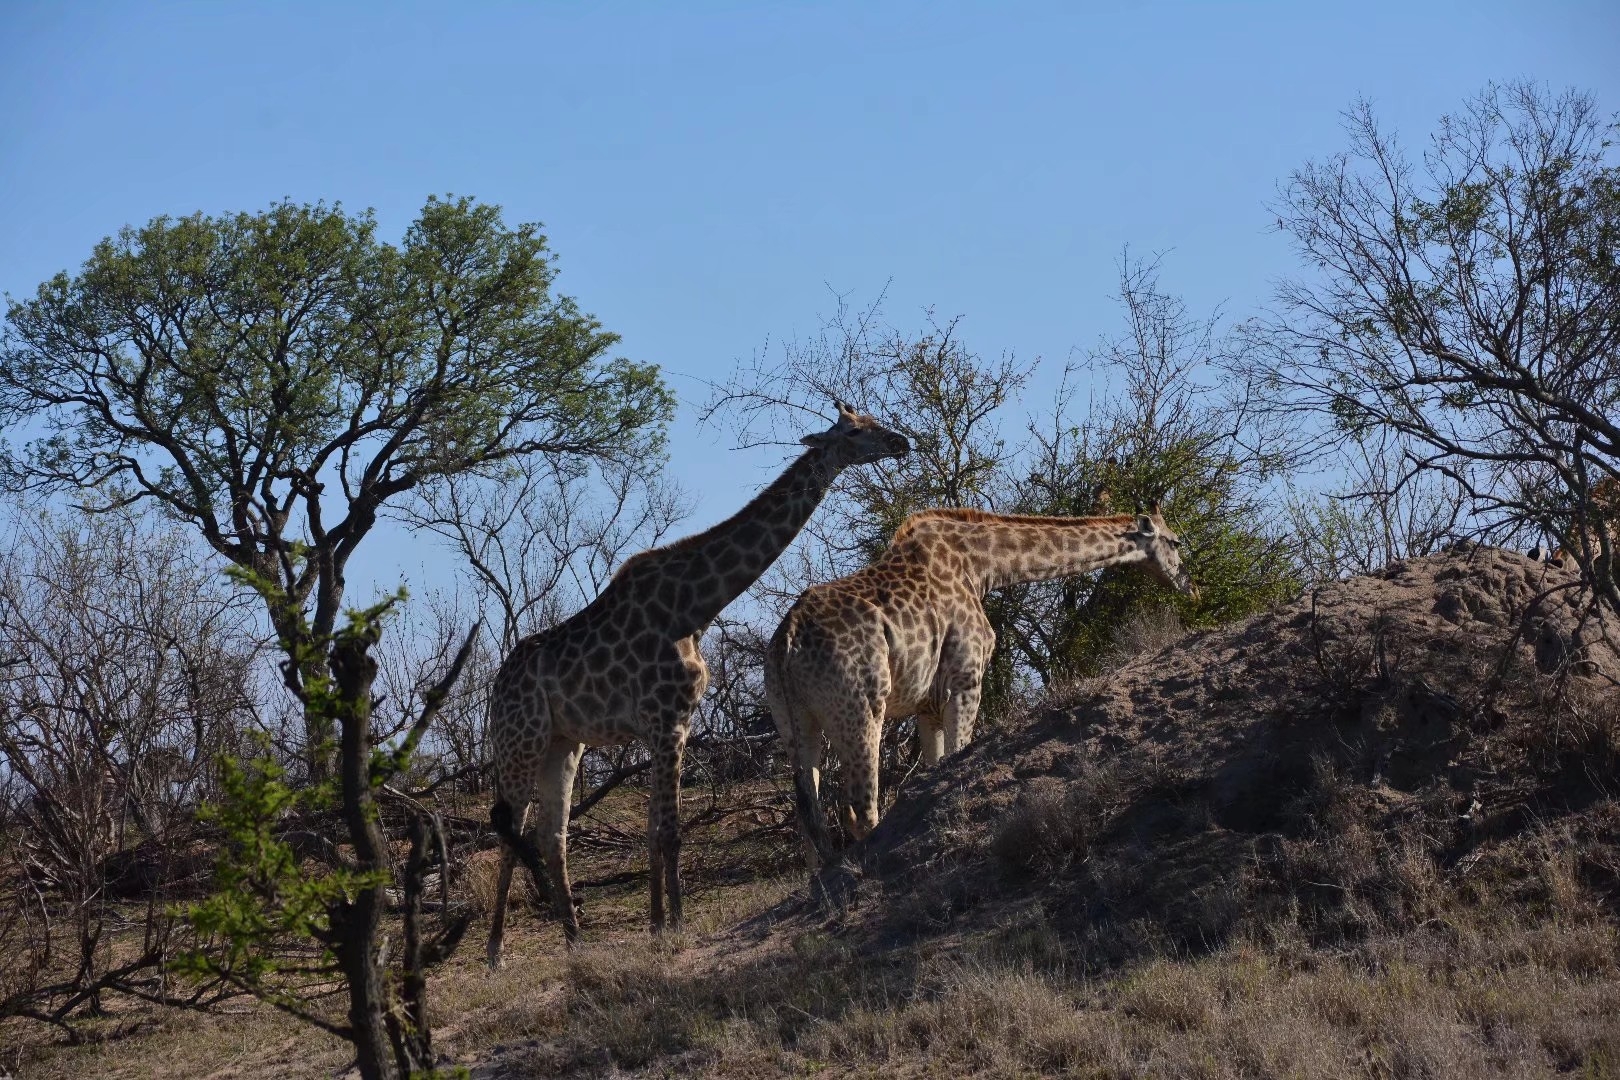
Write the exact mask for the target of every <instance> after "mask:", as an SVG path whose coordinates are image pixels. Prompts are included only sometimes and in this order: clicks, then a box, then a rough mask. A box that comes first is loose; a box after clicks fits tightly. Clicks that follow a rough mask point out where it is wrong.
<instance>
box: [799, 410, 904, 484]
mask: <svg viewBox="0 0 1620 1080" xmlns="http://www.w3.org/2000/svg"><path fill="white" fill-rule="evenodd" d="M833 404H834V405H836V406H837V407H838V423H836V424H834V425H833V426H832V427H830V428H828V429H827V430H826V431H822V432H819V433H817V434H815V435H806V436H805V437H804V438H802V439H800V440H799V441H800V442H802V443H804V445H806V446H808V447H812V448H813V449H817V450H824V451H826V452H827V454H828V455H829V456H830V457H831V459H832V462H833V464H835V465H837V466H838V467H839V468H843V467H844V466H847V465H863V464H865V463H866V462H868V461H880V460H882V459H883V458H891V457H905V456H906V455H907V454H909V453H911V441H910V440H909V439H907V438H906V437H905V436H904V435H902V434H900V433H899V432H898V431H890V430H889V429H888V428H886V427H884V426H883V425H882V424H880V423H878V422H877V421H876V420H874V419H873V418H872V417H870V416H867V415H866V414H865V413H858V412H856V411H855V410H854V409H852V408H850V407H849V406H848V405H845V404H844V403H843V402H842V401H835V402H833Z"/></svg>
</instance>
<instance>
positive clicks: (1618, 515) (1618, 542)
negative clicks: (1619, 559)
mask: <svg viewBox="0 0 1620 1080" xmlns="http://www.w3.org/2000/svg"><path fill="white" fill-rule="evenodd" d="M1587 503H1588V505H1589V507H1590V509H1589V510H1588V511H1587V513H1586V515H1585V518H1584V520H1582V519H1577V520H1575V521H1572V522H1570V531H1569V543H1568V544H1567V545H1564V546H1560V547H1558V548H1556V549H1555V550H1554V551H1553V553H1552V554H1551V555H1549V556H1548V557H1547V561H1548V562H1550V563H1552V564H1553V565H1554V566H1563V565H1564V564H1565V563H1566V562H1570V561H1573V559H1574V558H1575V557H1576V556H1577V555H1579V554H1580V553H1582V551H1583V550H1584V552H1586V553H1587V554H1589V555H1590V556H1591V558H1592V561H1593V562H1594V563H1597V562H1600V561H1601V560H1602V558H1603V551H1604V544H1603V541H1604V537H1605V534H1607V538H1608V540H1609V545H1608V546H1609V548H1610V549H1611V550H1612V549H1615V548H1620V480H1617V479H1616V478H1615V477H1613V476H1605V477H1603V478H1602V479H1600V480H1598V481H1597V482H1596V483H1594V484H1593V485H1592V488H1591V491H1590V493H1589V494H1588V496H1587ZM1538 553H1539V551H1538Z"/></svg>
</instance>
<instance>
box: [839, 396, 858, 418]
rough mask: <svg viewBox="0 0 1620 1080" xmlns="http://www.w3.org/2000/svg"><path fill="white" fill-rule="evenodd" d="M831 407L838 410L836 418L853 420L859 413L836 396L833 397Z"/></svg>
mask: <svg viewBox="0 0 1620 1080" xmlns="http://www.w3.org/2000/svg"><path fill="white" fill-rule="evenodd" d="M833 408H835V409H837V410H838V419H839V420H842V421H853V420H855V419H857V418H858V417H859V416H860V415H861V414H860V413H858V412H856V411H855V410H854V409H852V408H850V407H849V406H848V405H847V404H845V403H844V402H842V401H839V400H838V399H837V398H834V399H833Z"/></svg>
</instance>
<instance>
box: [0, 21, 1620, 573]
mask: <svg viewBox="0 0 1620 1080" xmlns="http://www.w3.org/2000/svg"><path fill="white" fill-rule="evenodd" d="M1524 77H1529V78H1533V79H1538V80H1543V81H1547V82H1549V83H1551V84H1553V85H1554V86H1556V87H1563V86H1575V87H1578V88H1582V89H1585V90H1589V91H1592V92H1594V93H1595V94H1596V95H1597V96H1598V98H1599V101H1600V102H1601V103H1602V104H1603V105H1604V106H1605V107H1606V108H1610V109H1620V4H1615V3H1613V2H1612V0H1610V2H1591V3H1576V2H1570V3H1545V4H1539V5H1530V4H1524V3H1514V4H1507V3H1496V2H1481V0H1475V2H1471V3H1443V4H1413V3H1388V2H1365V3H1355V4H1348V3H1340V4H1331V5H1330V4H1319V3H1298V2H1296V3H1267V4H1261V3H1250V4H1225V5H1217V4H1213V3H1204V4H1195V3H1180V4H1169V3H1145V4H1131V5H1125V4H1109V5H1082V4H1078V3H1074V4H1058V3H1051V4H1036V3H1000V4H989V3H982V4H959V3H931V4H921V3H905V4H901V3H867V4H854V3H848V4H832V3H828V4H816V5H811V4H769V5H767V4H764V3H754V4H741V3H735V4H680V5H675V4H660V5H653V4H594V5H586V4H582V3H581V4H514V3H502V4H479V5H448V4H443V5H413V4H401V3H388V4H335V3H334V4H291V3H288V4H276V5H268V4H250V3H229V4H227V3H186V4H183V3H167V4H144V5H134V4H94V3H48V4H26V3H18V2H16V0H4V2H3V3H0V101H3V102H4V103H5V105H4V109H3V111H0V291H5V292H9V293H11V294H12V295H13V296H21V295H25V294H27V293H29V292H31V291H32V290H33V288H34V287H35V286H36V285H37V283H38V282H39V281H41V280H42V279H44V278H45V277H47V276H49V275H50V274H52V273H54V272H55V271H57V270H61V269H71V268H73V267H76V266H77V265H78V264H79V263H80V262H81V261H82V260H83V259H84V257H85V256H86V255H87V254H88V253H89V251H90V248H91V246H92V245H93V244H94V243H95V241H96V240H98V239H99V238H101V237H102V236H105V235H107V234H109V233H111V232H114V231H115V230H117V229H118V228H119V227H120V226H122V225H124V224H126V223H138V222H143V221H145V220H147V219H148V218H150V217H152V216H154V215H157V214H165V213H167V214H184V213H189V212H192V211H195V210H199V209H200V210H204V211H210V212H221V211H234V210H242V209H258V208H262V207H263V206H264V205H266V204H267V203H269V202H270V201H272V200H274V199H277V198H280V197H283V196H290V197H292V198H293V199H296V200H316V199H326V200H328V201H334V200H336V201H341V202H342V203H343V204H344V205H346V206H348V207H351V208H361V207H368V206H369V207H374V208H375V209H376V211H377V214H378V218H379V220H380V223H381V226H382V231H383V233H384V235H385V236H387V237H389V238H396V237H397V236H398V234H399V233H400V231H401V230H402V229H403V228H404V226H405V224H406V223H407V222H408V221H409V220H410V219H411V218H412V217H413V216H414V214H415V212H416V211H417V209H418V208H419V207H420V206H421V204H422V202H423V200H424V198H425V197H426V196H427V195H428V194H429V193H443V192H455V193H458V194H471V195H476V196H478V197H479V198H481V199H484V200H486V201H490V202H496V203H499V204H501V205H502V206H504V207H505V209H506V213H507V218H508V220H509V221H531V220H538V221H542V222H544V224H545V227H546V232H547V233H548V235H549V236H550V238H551V241H552V245H553V247H554V248H555V250H556V252H557V253H558V255H559V256H560V260H561V269H562V276H561V278H560V288H561V289H562V291H565V292H567V293H570V294H571V295H573V296H575V297H577V298H578V299H579V300H580V302H581V304H582V306H583V307H584V308H585V309H586V310H588V311H591V312H593V313H595V314H596V315H597V316H598V317H599V318H600V319H601V320H602V321H603V323H604V324H605V325H607V326H608V327H609V328H611V329H614V330H616V331H618V332H619V333H621V334H622V335H623V336H624V343H623V348H622V351H623V352H624V353H625V354H626V355H629V356H632V357H635V358H636V359H639V360H645V361H654V362H657V363H659V364H661V365H663V367H664V368H665V370H666V371H667V372H668V373H669V378H670V382H671V385H672V386H673V388H674V389H675V390H676V392H677V393H678V394H679V395H680V397H681V399H682V406H681V410H682V415H681V419H680V421H679V422H678V423H677V426H676V428H675V429H674V432H673V440H672V468H673V470H674V472H675V475H676V476H677V477H678V478H679V479H680V480H681V481H682V482H683V484H685V486H687V487H688V488H689V489H690V490H691V491H692V492H693V494H694V495H695V496H696V497H697V510H696V512H695V514H694V516H693V518H692V521H691V523H690V524H691V526H692V527H693V528H696V527H700V526H703V525H706V524H709V523H711V522H713V521H716V520H718V519H720V518H722V517H724V516H726V515H727V514H729V513H731V512H732V510H733V509H735V508H736V507H737V506H739V505H741V503H742V502H743V501H744V500H745V499H746V497H747V496H748V495H749V494H751V493H752V491H753V490H754V489H755V488H757V487H758V486H759V485H761V484H763V483H765V482H767V481H768V480H769V478H770V477H771V476H772V475H773V473H774V472H775V470H776V469H777V468H778V467H779V466H780V464H781V462H782V461H783V460H784V458H785V455H786V451H785V450H784V449H781V448H757V449H754V450H750V451H734V450H732V449H731V448H730V446H729V444H728V442H727V439H726V437H725V435H724V434H723V433H720V432H715V431H707V430H701V431H700V430H698V429H697V428H695V427H694V426H693V424H692V423H691V415H692V412H693V411H694V409H695V406H696V405H697V404H699V403H701V402H702V401H703V400H704V398H705V397H706V396H707V387H706V384H705V380H711V379H718V378H722V377H723V376H724V375H725V373H726V372H727V371H728V370H729V369H730V368H731V367H732V365H733V364H735V363H736V362H737V361H738V360H739V359H741V358H746V357H748V356H750V355H751V354H752V353H754V352H755V351H756V350H757V349H759V348H760V347H761V346H763V345H764V344H765V342H766V341H767V340H770V339H781V338H784V337H792V336H794V335H800V336H803V335H808V334H810V333H812V332H813V331H814V330H815V328H816V326H817V323H818V317H819V316H820V315H822V314H825V313H827V312H829V311H830V310H831V307H832V297H831V294H830V293H829V291H828V290H829V289H834V290H837V291H839V292H847V293H849V294H850V295H851V297H852V298H853V299H854V300H856V301H857V302H861V301H865V300H869V299H871V298H872V297H873V296H875V295H876V294H877V293H878V291H879V290H881V289H882V288H883V287H884V285H885V283H886V282H890V283H891V284H890V286H889V292H888V302H887V305H886V310H887V312H888V314H889V316H890V319H891V321H893V322H895V323H896V324H898V325H901V326H904V327H916V326H920V325H921V322H922V318H921V312H922V309H923V308H924V307H925V306H928V305H933V306H935V307H937V309H938V311H939V312H940V313H941V314H942V315H946V316H950V315H958V314H960V315H963V316H965V320H964V322H963V324H962V326H963V333H964V336H965V338H966V340H967V341H968V343H969V344H970V345H971V346H973V347H975V348H977V349H979V350H981V351H983V352H987V353H992V354H995V353H1000V352H1002V351H1003V350H1011V351H1013V352H1015V353H1016V354H1017V355H1019V356H1020V357H1034V356H1040V357H1043V358H1044V359H1045V360H1046V362H1047V364H1048V366H1049V367H1056V366H1058V365H1060V364H1061V362H1062V360H1063V359H1064V358H1065V357H1066V356H1067V355H1068V354H1069V352H1070V350H1071V349H1073V348H1076V347H1080V348H1083V347H1084V346H1086V345H1087V344H1089V343H1091V342H1093V341H1095V340H1096V338H1097V337H1098V336H1099V334H1102V333H1105V332H1113V331H1114V330H1116V328H1117V325H1118V323H1117V316H1116V314H1115V311H1114V309H1113V307H1112V306H1111V303H1110V301H1109V293H1110V290H1111V289H1112V287H1113V284H1114V277H1115V262H1116V259H1117V257H1118V255H1119V252H1120V249H1121V247H1122V246H1123V245H1125V244H1127V243H1128V244H1130V245H1131V247H1132V248H1133V250H1135V251H1139V252H1151V251H1161V250H1163V251H1168V252H1169V254H1168V256H1167V259H1166V262H1165V265H1164V284H1165V285H1166V286H1168V287H1169V288H1171V289H1172V290H1174V291H1178V292H1180V293H1182V294H1183V295H1184V296H1185V297H1186V298H1187V299H1188V301H1189V302H1190V303H1191V305H1192V306H1193V308H1194V310H1195V311H1202V310H1207V309H1209V308H1210V307H1212V306H1214V305H1216V304H1221V303H1224V304H1225V305H1226V306H1227V309H1228V311H1230V312H1232V313H1233V314H1238V315H1241V314H1243V313H1246V312H1248V311H1251V310H1253V309H1254V308H1256V307H1257V306H1260V305H1261V304H1263V303H1264V302H1265V301H1266V299H1267V298H1268V296H1269V294H1270V291H1271V288H1272V283H1273V282H1274V281H1276V280H1277V279H1278V278H1280V277H1282V276H1284V275H1286V274H1288V273H1291V272H1293V271H1294V269H1295V262H1294V259H1293V257H1292V255H1291V253H1290V251H1289V248H1288V245H1287V244H1286V242H1285V241H1284V240H1283V238H1282V237H1280V236H1279V235H1277V234H1276V233H1275V232H1273V231H1271V229H1270V223H1271V218H1270V216H1269V215H1268V214H1267V212H1266V209H1265V204H1266V202H1267V200H1268V199H1269V198H1271V197H1272V195H1273V193H1274V192H1275V189H1276V185H1277V183H1278V181H1279V180H1281V179H1283V178H1284V177H1285V176H1286V175H1287V174H1288V172H1289V171H1290V170H1291V169H1293V168H1295V167H1297V166H1298V165H1300V164H1301V163H1303V162H1304V161H1305V160H1307V159H1308V158H1311V157H1315V156H1323V155H1326V154H1329V153H1332V152H1333V151H1335V150H1337V149H1339V148H1341V146H1342V145H1343V137H1342V134H1341V132H1340V129H1339V126H1338V124H1339V113H1340V112H1341V110H1343V109H1344V108H1345V107H1346V106H1347V105H1348V104H1350V103H1351V101H1352V100H1354V99H1355V98H1356V97H1358V96H1365V97H1367V98H1369V99H1371V100H1372V101H1373V102H1374V104H1375V105H1376V107H1377V109H1378V111H1379V113H1380V115H1381V116H1382V117H1383V118H1384V119H1385V120H1386V121H1387V122H1388V124H1389V125H1390V126H1391V127H1394V128H1396V129H1397V130H1399V131H1400V132H1402V133H1403V134H1404V135H1405V137H1406V139H1407V140H1408V141H1409V142H1418V141H1420V140H1421V139H1422V138H1424V137H1425V136H1426V134H1427V132H1428V131H1429V130H1431V129H1432V127H1433V125H1434V121H1435V120H1436V118H1437V117H1438V116H1440V115H1441V114H1442V113H1444V112H1446V111H1448V110H1451V109H1454V108H1456V107H1457V106H1458V105H1459V104H1460V103H1461V101H1462V100H1463V99H1464V98H1465V97H1466V96H1468V95H1469V94H1471V93H1473V92H1475V91H1476V90H1478V89H1480V88H1481V87H1482V86H1483V85H1484V84H1485V83H1486V82H1487V81H1489V80H1493V79H1495V80H1507V79H1514V78H1524ZM426 546H427V544H426V541H416V542H412V541H409V540H406V539H404V538H401V537H398V536H394V537H389V538H385V539H384V540H383V542H382V544H381V546H379V547H378V548H376V549H374V551H373V552H372V556H371V560H372V562H373V564H374V573H376V574H377V575H378V577H379V578H380V579H382V580H383V581H388V580H390V579H391V572H390V568H392V567H395V566H397V567H399V568H400V572H403V573H405V574H407V575H408V576H410V577H412V578H418V577H420V576H421V574H422V572H423V571H422V567H423V566H424V565H430V564H432V563H434V562H436V561H437V560H435V559H434V557H433V556H432V555H431V554H430V553H429V552H428V551H426V550H424V549H425V548H426ZM357 599H358V597H357Z"/></svg>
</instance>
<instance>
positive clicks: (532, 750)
mask: <svg viewBox="0 0 1620 1080" xmlns="http://www.w3.org/2000/svg"><path fill="white" fill-rule="evenodd" d="M837 408H838V420H837V422H836V423H835V424H833V426H832V427H830V428H828V429H827V430H826V431H823V432H818V433H816V434H813V435H806V436H805V437H804V438H803V439H802V440H801V441H802V442H803V443H804V444H805V445H806V446H807V447H808V448H809V449H807V450H806V451H805V452H804V453H803V454H801V455H800V456H799V458H798V459H797V460H796V461H794V463H793V464H792V465H791V466H789V467H788V469H787V471H786V472H784V473H783V474H782V475H781V476H780V477H778V478H777V479H776V480H775V481H774V482H773V483H772V484H771V485H770V486H769V487H767V488H766V489H765V490H764V491H762V492H761V493H760V494H759V495H758V496H756V497H755V498H754V499H753V500H752V501H751V502H749V504H748V505H747V506H745V507H744V508H743V509H742V510H741V511H739V512H738V513H737V514H735V515H733V516H732V517H730V518H728V519H727V520H725V521H723V522H721V523H720V524H719V525H716V526H715V527H714V528H712V529H708V530H706V531H705V532H701V533H698V534H697V535H695V536H690V537H687V538H686V539H683V540H678V541H676V542H675V543H673V544H669V545H667V546H665V547H660V548H653V549H652V550H650V551H644V552H641V553H640V554H639V555H635V556H633V557H631V558H630V559H627V560H626V561H625V563H624V565H622V566H621V567H619V569H618V572H617V573H615V574H614V576H613V578H612V580H611V581H610V582H609V583H608V585H607V587H606V588H605V589H603V590H602V592H601V594H600V595H599V596H597V597H596V599H595V600H592V601H591V602H590V603H589V604H588V605H586V606H585V608H584V609H583V610H581V611H580V612H579V613H578V614H576V615H574V616H572V617H571V618H569V619H566V620H564V621H563V622H561V623H558V624H557V625H555V626H552V627H550V628H548V629H546V630H542V631H540V632H539V633H537V634H533V635H531V636H529V637H526V638H524V639H523V640H522V641H520V642H518V643H517V645H516V646H514V647H513V649H512V651H511V652H510V653H509V654H508V655H507V657H506V659H505V660H504V661H503V662H502V663H501V666H500V669H499V671H497V672H496V675H495V681H494V685H493V686H492V688H491V692H490V712H489V738H490V743H491V749H492V755H493V765H494V784H495V805H494V807H493V808H492V809H491V810H490V822H491V824H492V825H493V826H494V828H495V831H496V833H497V834H499V836H500V838H501V840H502V843H503V846H504V849H505V850H504V851H503V853H502V858H501V867H500V874H499V878H498V880H497V883H496V892H495V911H494V914H493V916H492V918H491V923H490V936H489V947H488V959H489V964H490V966H491V967H498V966H499V965H500V956H501V938H502V934H503V930H504V928H505V922H506V909H507V894H508V892H509V891H510V889H511V883H512V871H513V864H514V860H515V859H521V860H522V861H523V863H524V865H525V866H526V867H527V868H528V870H529V873H530V874H531V876H532V877H533V879H534V885H535V889H536V892H537V894H538V895H539V896H540V897H542V898H543V897H547V896H549V897H550V899H551V903H552V907H553V909H554V910H555V911H556V913H557V917H558V918H559V919H560V920H561V921H562V924H563V931H564V933H565V935H566V936H567V938H568V940H569V942H573V941H574V940H576V939H577V938H578V936H579V919H578V916H577V914H576V913H575V911H574V904H573V896H572V893H571V891H570V886H569V882H568V855H567V850H568V849H567V844H568V816H569V809H570V800H571V796H572V789H573V784H574V775H575V773H576V772H577V770H578V768H579V761H580V756H581V755H582V754H583V753H584V751H585V747H586V746H605V745H613V744H619V745H623V744H627V743H631V742H640V743H642V744H643V745H644V746H646V747H647V750H648V752H649V753H650V754H651V755H652V769H651V774H652V775H651V780H652V797H651V800H650V803H649V806H648V815H647V848H648V861H649V864H650V869H651V903H652V913H651V914H652V926H653V929H654V931H658V930H662V929H663V927H664V924H665V906H664V904H665V900H666V899H667V900H668V904H669V907H668V917H669V921H670V922H671V923H673V924H674V925H676V926H679V925H680V922H681V885H680V868H679V857H680V822H679V820H678V808H679V802H680V775H681V755H682V752H683V751H684V749H685V746H686V735H687V728H688V723H689V720H690V718H691V714H692V710H693V709H694V708H696V706H697V703H698V700H699V699H700V698H701V697H702V696H703V691H704V690H705V689H706V688H707V686H708V683H709V672H708V668H707V667H705V666H704V663H703V656H702V653H701V652H700V651H699V649H698V642H699V640H700V639H701V638H702V636H703V632H704V631H705V630H707V629H708V627H709V624H710V623H711V622H713V621H714V619H715V617H716V616H718V615H719V614H720V612H721V611H722V610H724V608H725V607H726V605H727V604H729V603H731V601H732V600H734V599H736V598H737V597H738V596H740V595H741V594H742V592H743V591H744V590H745V589H747V588H748V586H749V585H751V584H753V583H754V581H755V580H756V579H758V577H759V576H760V574H762V573H764V572H765V570H766V569H767V568H768V567H769V566H770V565H771V563H773V562H774V561H776V558H777V556H778V555H780V554H781V553H782V551H783V550H784V549H785V548H786V547H787V546H788V544H789V543H791V542H792V540H793V538H794V537H795V536H797V535H798V533H799V530H800V529H801V528H803V527H804V524H805V522H806V521H808V520H809V519H810V515H811V514H812V513H813V512H814V511H815V509H816V507H817V505H819V504H820V502H821V500H822V497H823V496H825V495H826V493H827V489H828V488H829V487H830V486H831V485H832V482H833V480H834V479H835V478H836V477H837V476H838V474H839V473H840V472H841V471H842V470H844V469H846V468H848V467H850V466H852V465H859V464H863V463H866V462H871V461H878V460H881V459H883V458H890V457H900V456H902V455H904V454H907V453H909V452H910V450H911V444H910V443H909V442H908V441H907V440H906V438H905V436H904V435H901V434H899V433H898V432H894V431H891V430H889V429H888V428H886V427H884V426H883V425H881V424H879V423H878V422H877V421H876V420H874V419H873V418H872V417H870V416H865V415H863V414H861V413H858V412H856V411H855V410H853V409H851V408H850V407H849V406H847V405H845V404H843V403H842V402H839V403H837Z"/></svg>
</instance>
